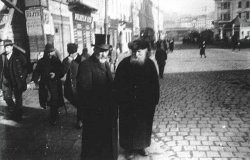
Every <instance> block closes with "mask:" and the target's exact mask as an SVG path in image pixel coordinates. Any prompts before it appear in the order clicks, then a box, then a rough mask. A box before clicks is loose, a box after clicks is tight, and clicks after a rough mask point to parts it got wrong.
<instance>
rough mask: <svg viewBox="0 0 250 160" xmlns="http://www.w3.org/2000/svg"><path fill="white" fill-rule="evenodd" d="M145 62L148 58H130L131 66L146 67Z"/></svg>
mask: <svg viewBox="0 0 250 160" xmlns="http://www.w3.org/2000/svg"><path fill="white" fill-rule="evenodd" d="M145 60H146V58H144V59H140V58H138V57H134V56H131V58H130V63H131V64H135V65H140V66H142V65H144V63H145Z"/></svg>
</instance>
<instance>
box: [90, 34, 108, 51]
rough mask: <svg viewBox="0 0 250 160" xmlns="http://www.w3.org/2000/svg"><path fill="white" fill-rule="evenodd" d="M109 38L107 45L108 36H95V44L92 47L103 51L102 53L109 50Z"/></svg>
mask: <svg viewBox="0 0 250 160" xmlns="http://www.w3.org/2000/svg"><path fill="white" fill-rule="evenodd" d="M109 37H110V35H107V43H106V35H105V34H95V44H92V46H94V47H96V48H99V49H101V50H102V51H107V50H109V47H110V45H109Z"/></svg>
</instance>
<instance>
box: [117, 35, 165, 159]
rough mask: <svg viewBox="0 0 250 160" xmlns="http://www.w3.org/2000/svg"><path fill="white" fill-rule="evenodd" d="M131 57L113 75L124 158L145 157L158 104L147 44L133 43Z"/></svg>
mask: <svg viewBox="0 0 250 160" xmlns="http://www.w3.org/2000/svg"><path fill="white" fill-rule="evenodd" d="M129 48H130V49H131V51H132V55H131V56H129V57H126V58H124V59H123V60H122V61H121V62H120V63H119V65H118V67H117V70H116V74H115V81H114V85H115V95H116V96H117V97H116V98H115V99H116V100H117V103H118V105H119V140H120V145H121V147H122V148H124V149H125V156H126V158H127V159H133V158H134V157H135V155H136V154H140V155H142V156H147V155H148V152H147V151H146V150H145V148H146V147H148V146H150V144H151V134H152V123H153V117H154V112H155V106H156V105H157V104H158V101H159V94H160V93H159V81H158V74H157V71H156V67H155V65H154V62H153V61H152V60H151V59H149V57H148V53H147V52H148V50H149V49H150V48H149V43H148V42H146V41H145V40H140V39H139V40H135V41H134V42H132V43H131V44H130V45H129Z"/></svg>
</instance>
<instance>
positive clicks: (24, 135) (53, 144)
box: [0, 106, 81, 160]
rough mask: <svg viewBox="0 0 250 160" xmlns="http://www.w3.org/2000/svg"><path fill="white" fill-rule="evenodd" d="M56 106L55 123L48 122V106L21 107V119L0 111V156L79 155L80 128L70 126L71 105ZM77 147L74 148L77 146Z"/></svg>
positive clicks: (31, 159) (36, 159)
mask: <svg viewBox="0 0 250 160" xmlns="http://www.w3.org/2000/svg"><path fill="white" fill-rule="evenodd" d="M72 107H73V106H70V109H69V111H68V113H67V114H66V113H65V111H64V110H63V109H60V114H59V120H58V124H57V125H56V126H51V125H50V124H49V123H48V116H49V109H47V110H42V109H34V108H30V107H24V116H23V120H22V121H21V122H20V123H15V122H14V121H11V120H5V119H4V118H3V115H2V114H1V115H0V141H1V144H0V159H1V160H7V159H15V160H40V159H51V160H52V159H62V160H63V159H65V160H66V159H67V160H70V159H79V158H78V157H79V156H80V150H79V149H80V147H79V145H80V144H81V143H79V142H78V141H81V130H76V129H75V128H74V122H75V115H76V113H75V109H74V108H72ZM77 149H78V150H77Z"/></svg>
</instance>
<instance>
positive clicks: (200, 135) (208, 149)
mask: <svg viewBox="0 0 250 160" xmlns="http://www.w3.org/2000/svg"><path fill="white" fill-rule="evenodd" d="M206 54H207V58H200V56H199V50H198V49H186V50H185V49H184V50H176V51H174V52H173V53H170V54H169V55H168V60H167V64H166V67H165V73H166V74H165V75H164V79H163V80H160V85H161V99H160V103H159V105H158V106H157V108H156V112H155V117H154V124H153V135H152V144H151V146H150V147H149V148H147V150H148V151H149V152H150V153H151V154H150V156H148V157H139V156H136V157H135V158H134V160H250V50H249V49H243V50H242V51H240V52H232V51H231V50H229V49H207V53H206ZM0 104H1V107H0V112H1V113H0V142H1V143H0V159H1V160H9V159H10V160H12V159H13V160H40V159H41V160H43V159H46V160H60V159H61V160H79V156H80V152H81V131H80V130H76V129H75V128H74V122H75V120H76V111H75V108H74V107H73V106H71V105H70V104H68V103H67V104H66V105H67V111H68V112H67V113H66V112H65V110H64V108H62V109H61V110H60V116H59V124H58V125H57V126H55V127H51V126H50V125H49V123H48V120H47V117H48V114H49V111H48V109H47V110H43V109H41V108H40V107H39V104H38V96H37V90H34V91H26V92H25V95H24V105H25V107H24V108H25V109H24V120H23V121H22V122H21V123H15V122H13V121H8V120H5V119H3V115H2V112H3V111H4V110H5V107H2V106H3V105H4V103H3V102H2V101H1V103H0ZM119 160H125V158H124V155H123V154H122V151H121V152H120V155H119Z"/></svg>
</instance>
